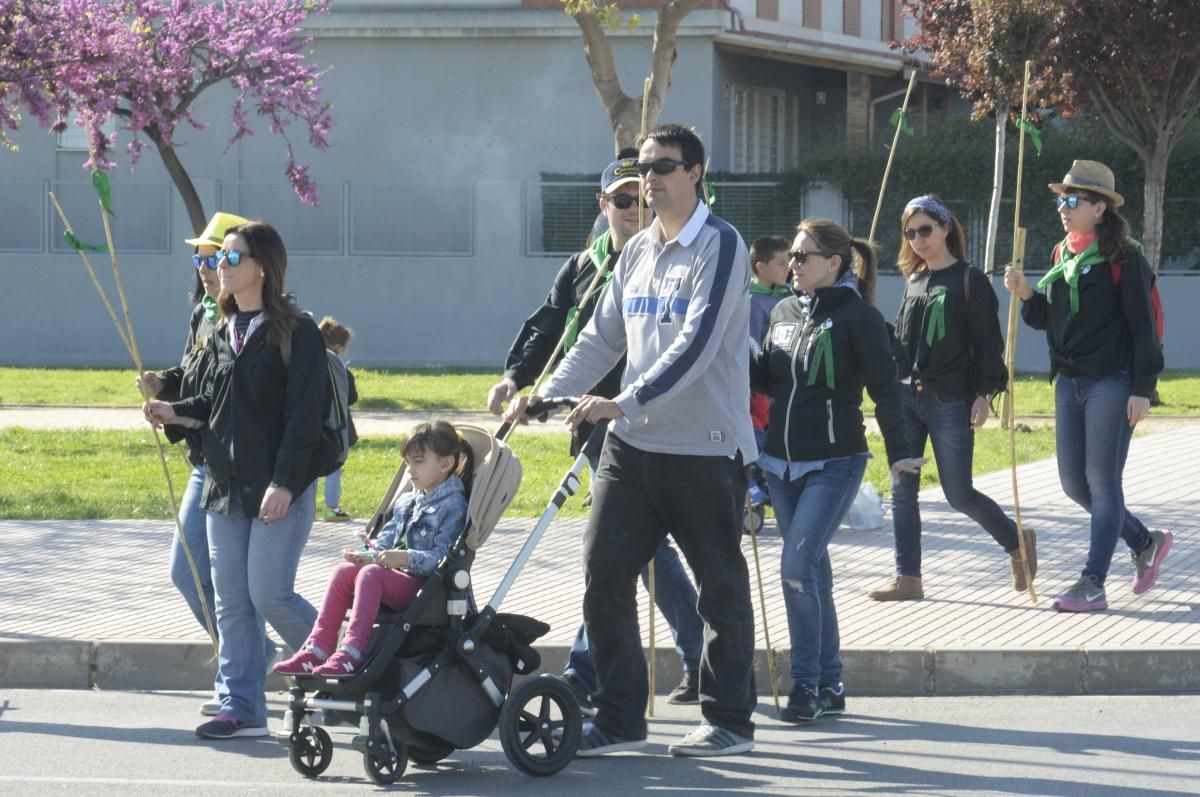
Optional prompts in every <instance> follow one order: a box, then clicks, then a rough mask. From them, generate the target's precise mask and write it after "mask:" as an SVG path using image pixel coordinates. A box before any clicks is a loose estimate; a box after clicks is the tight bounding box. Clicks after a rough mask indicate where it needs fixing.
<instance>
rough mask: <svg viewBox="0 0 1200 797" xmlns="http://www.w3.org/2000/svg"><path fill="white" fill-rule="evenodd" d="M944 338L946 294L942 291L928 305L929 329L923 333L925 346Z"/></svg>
mask: <svg viewBox="0 0 1200 797" xmlns="http://www.w3.org/2000/svg"><path fill="white" fill-rule="evenodd" d="M944 337H946V292H945V291H944V290H943V291H942V292H941V293H939V294H938V295H937V296H935V297H933V302H931V303H930V305H929V328H928V330H927V331H926V332H925V344H926V345H927V346H932V345H933V344H934V341H938V340H941V339H942V338H944Z"/></svg>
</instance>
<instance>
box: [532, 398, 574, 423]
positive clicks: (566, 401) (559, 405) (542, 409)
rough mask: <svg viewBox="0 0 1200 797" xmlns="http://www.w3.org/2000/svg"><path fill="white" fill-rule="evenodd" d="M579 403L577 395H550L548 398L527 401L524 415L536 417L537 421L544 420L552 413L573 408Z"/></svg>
mask: <svg viewBox="0 0 1200 797" xmlns="http://www.w3.org/2000/svg"><path fill="white" fill-rule="evenodd" d="M578 404H579V396H552V397H550V398H539V399H538V400H536V401H531V402H529V405H528V406H527V407H525V415H526V417H529V418H536V419H537V420H539V421H544V420H546V419H547V418H549V417H550V415H551V414H552V413H555V412H558V411H559V410H562V409H568V410H573V409H575V407H576V406H578Z"/></svg>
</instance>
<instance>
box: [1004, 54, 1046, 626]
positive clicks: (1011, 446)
mask: <svg viewBox="0 0 1200 797" xmlns="http://www.w3.org/2000/svg"><path fill="white" fill-rule="evenodd" d="M1032 65H1033V62H1032V61H1026V62H1025V84H1024V87H1023V88H1022V90H1021V124H1020V125H1019V126H1018V127H1019V131H1018V139H1017V193H1016V209H1015V211H1014V216H1013V253H1012V264H1013V268H1015V269H1017V270H1018V271H1024V270H1025V228H1024V227H1022V226H1021V174H1022V172H1023V171H1024V167H1025V125H1026V124H1027V120H1028V118H1029V72H1030V69H1031V67H1032ZM1018 301H1019V299H1018V298H1017V293H1016V291H1012V292H1011V293H1010V296H1009V302H1008V337H1007V339H1006V340H1005V352H1004V364H1005V366H1006V367H1007V368H1008V390H1007V391H1006V392H1005V394H1004V406H1003V407H1002V408H1001V413H1000V414H1001V418H1002V420H1003V422H1004V423H1006V424H1007V425H1008V452H1009V460H1010V463H1011V465H1012V491H1013V509H1014V512H1015V514H1016V521H1017V543H1018V544H1019V545H1020V551H1021V567H1022V568H1023V569H1024V571H1025V584H1026V585H1027V586H1028V588H1029V600H1030V601H1031V602H1032V603H1034V604H1036V603H1037V601H1038V598H1037V591H1036V590H1035V589H1034V587H1033V573H1032V572H1030V569H1029V556H1028V551H1027V546H1026V545H1025V525H1024V522H1023V521H1022V518H1021V494H1020V490H1019V488H1018V486H1017V425H1016V423H1014V418H1015V414H1016V410H1015V407H1014V404H1015V402H1014V401H1013V387H1014V385H1013V369H1014V367H1015V365H1016V362H1015V361H1016V352H1017V302H1018Z"/></svg>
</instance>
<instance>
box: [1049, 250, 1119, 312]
mask: <svg viewBox="0 0 1200 797" xmlns="http://www.w3.org/2000/svg"><path fill="white" fill-rule="evenodd" d="M1099 242H1100V237H1099V236H1097V237H1096V238H1094V239H1093V240H1092V242H1091V243H1090V244H1088V247H1087V249H1084V250H1083V251H1082V252H1080V253H1079V254H1076V255H1073V254H1071V250H1070V249H1068V248H1067V239H1066V238H1064V239H1063V242H1062V243H1061V244H1059V245H1058V258H1059V259H1058V262H1057V263H1055V264H1054V268H1052V269H1050V270H1049V271H1047V272H1046V276H1044V277H1042V278H1041V279H1040V280H1038V284H1037V286H1038V287H1039V288H1045V287H1046V286H1047V285H1049V284H1050V283H1052V282H1054V281H1055V280H1056V279H1058V278H1059V277H1062V278H1063V280H1065V281H1066V283H1067V287H1069V288H1070V289H1071V315H1075V314H1076V313H1078V312H1079V275H1080V274H1082V273H1083V271H1084V269H1085V268H1087V267H1088V266H1095V265H1099V264H1100V263H1103V262H1104V255H1102V254H1100V246H1099Z"/></svg>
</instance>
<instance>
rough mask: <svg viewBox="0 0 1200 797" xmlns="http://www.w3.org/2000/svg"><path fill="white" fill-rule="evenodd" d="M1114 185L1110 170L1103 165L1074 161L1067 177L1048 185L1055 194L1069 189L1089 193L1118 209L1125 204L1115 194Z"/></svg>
mask: <svg viewBox="0 0 1200 797" xmlns="http://www.w3.org/2000/svg"><path fill="white" fill-rule="evenodd" d="M1115 184H1116V180H1114V179H1113V173H1112V169H1110V168H1108V167H1107V166H1105V165H1104V164H1103V163H1099V162H1097V161H1075V162H1074V163H1072V164H1071V171H1069V172H1067V176H1066V177H1064V178H1063V181H1062V182H1061V183H1050V190H1051V191H1053V192H1054V193H1056V194H1060V193H1062V192H1063V191H1066V190H1068V189H1071V188H1077V189H1079V190H1081V191H1091V192H1092V193H1093V194H1099V195H1100V196H1102V197H1104V198H1105V199H1107V200H1109V201H1110V202H1112V203H1113V207H1118V208H1119V207H1121V205H1124V204H1125V197H1123V196H1121V195H1120V194H1118V193H1117V190H1116V188H1115V187H1114V185H1115Z"/></svg>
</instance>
